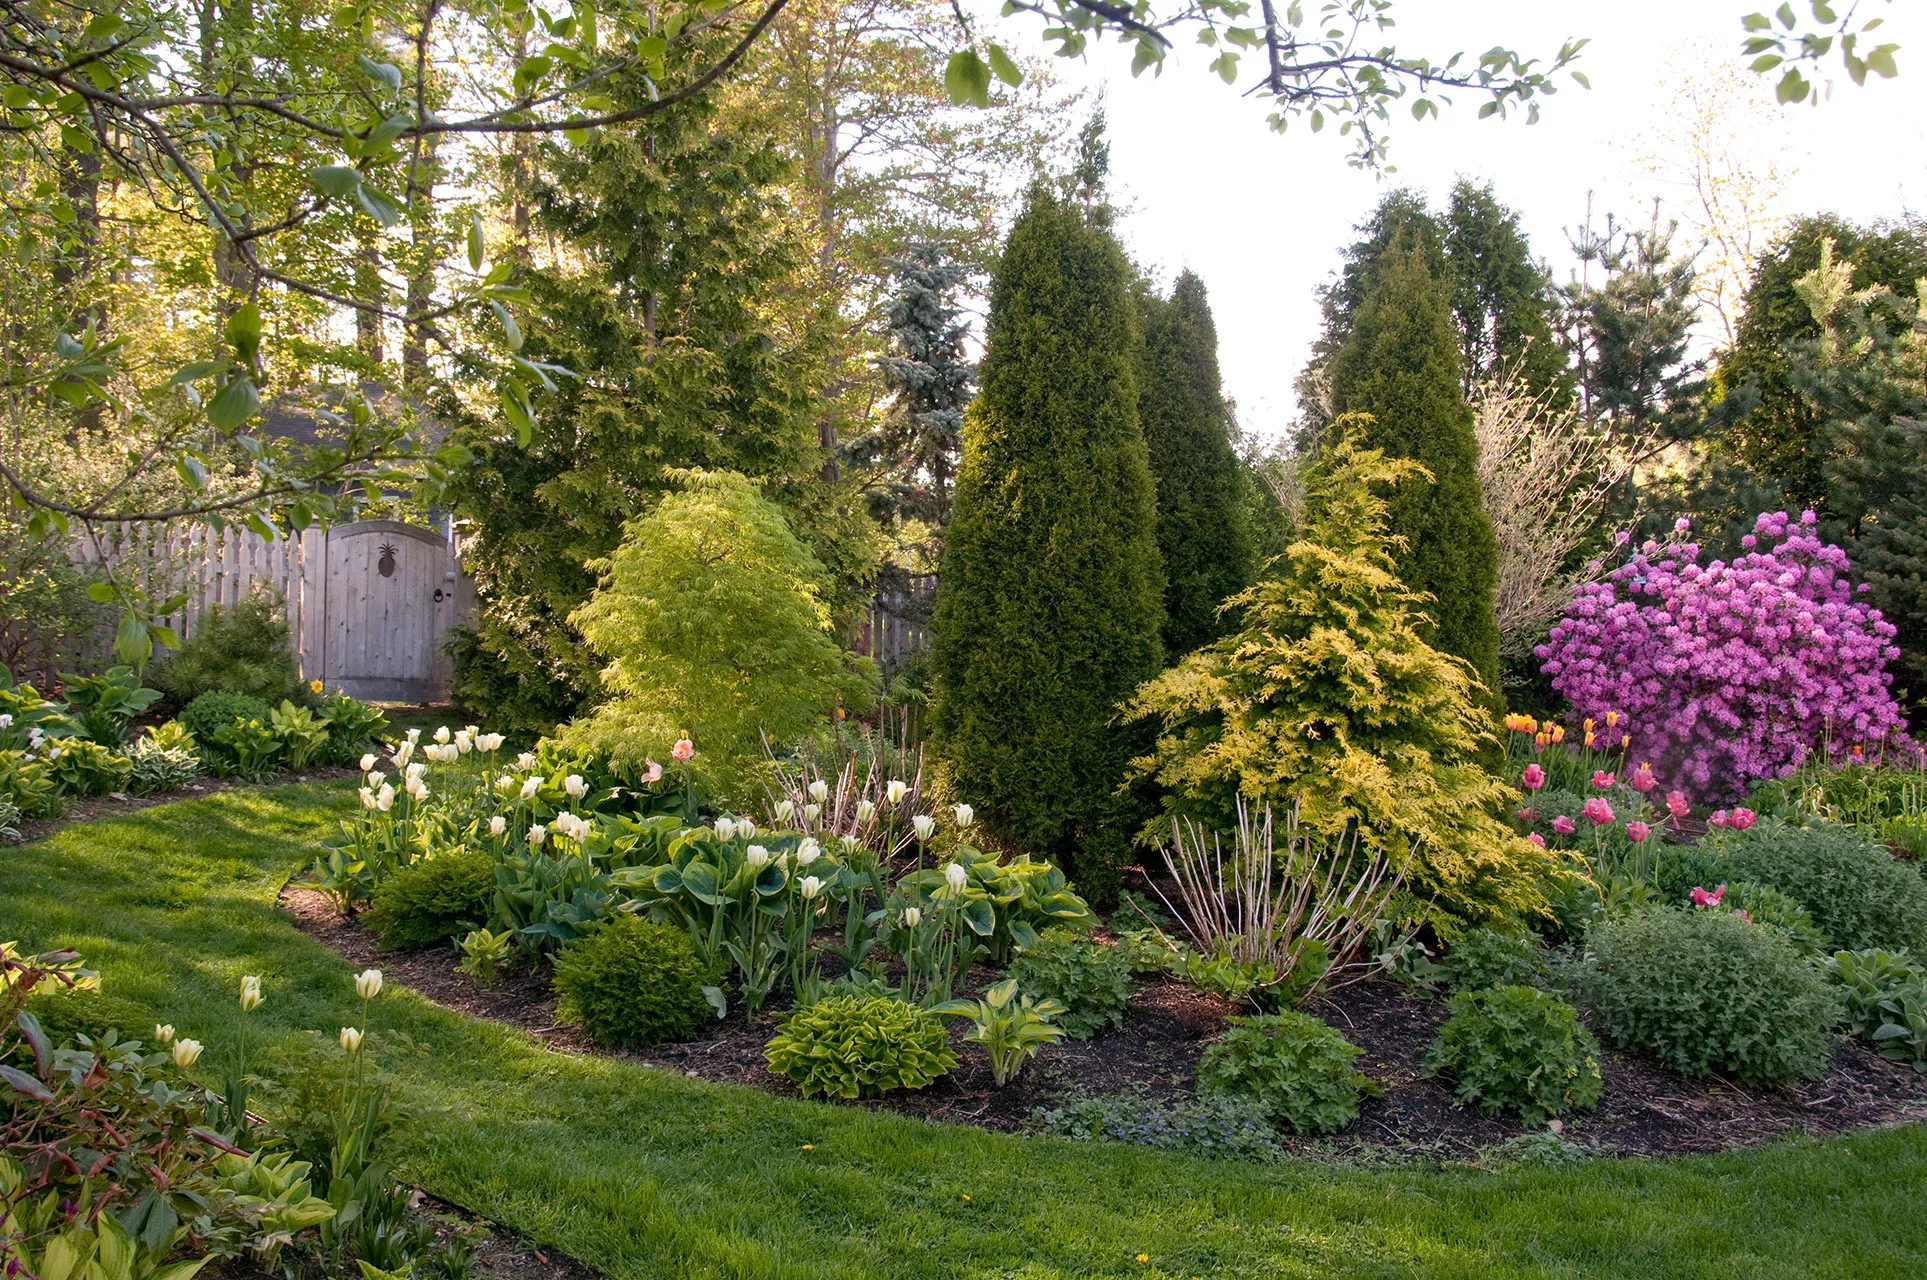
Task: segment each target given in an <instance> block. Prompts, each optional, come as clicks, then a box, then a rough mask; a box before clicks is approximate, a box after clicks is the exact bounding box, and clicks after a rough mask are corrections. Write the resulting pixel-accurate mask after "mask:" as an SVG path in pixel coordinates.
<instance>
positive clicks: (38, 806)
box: [0, 751, 60, 818]
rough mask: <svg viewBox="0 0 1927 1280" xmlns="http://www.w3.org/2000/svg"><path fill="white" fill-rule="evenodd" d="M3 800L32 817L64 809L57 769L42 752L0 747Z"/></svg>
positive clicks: (1, 794) (1, 795) (47, 816)
mask: <svg viewBox="0 0 1927 1280" xmlns="http://www.w3.org/2000/svg"><path fill="white" fill-rule="evenodd" d="M0 800H5V801H6V802H8V803H9V804H11V805H13V806H14V807H15V808H17V809H19V810H20V812H21V813H22V814H23V815H25V816H26V817H29V818H51V817H55V816H57V815H58V814H59V813H60V790H59V788H58V787H56V786H55V785H54V775H53V770H51V769H49V768H48V767H47V762H46V761H45V760H42V759H40V758H39V757H38V756H32V755H28V754H27V753H26V752H24V751H0Z"/></svg>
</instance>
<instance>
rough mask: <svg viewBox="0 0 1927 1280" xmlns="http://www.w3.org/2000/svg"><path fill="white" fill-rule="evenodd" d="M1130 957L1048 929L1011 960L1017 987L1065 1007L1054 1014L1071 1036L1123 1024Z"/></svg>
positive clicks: (1088, 1035)
mask: <svg viewBox="0 0 1927 1280" xmlns="http://www.w3.org/2000/svg"><path fill="white" fill-rule="evenodd" d="M1131 967H1132V966H1131V957H1130V956H1129V955H1128V954H1126V953H1124V952H1122V951H1120V950H1119V949H1118V948H1116V947H1107V946H1103V945H1101V944H1099V943H1095V942H1082V941H1079V940H1078V939H1076V938H1073V937H1071V936H1069V935H1068V934H1065V933H1062V932H1060V931H1058V930H1052V931H1051V932H1049V933H1046V934H1044V935H1043V936H1042V937H1040V938H1038V940H1037V941H1036V942H1035V943H1033V944H1032V945H1030V946H1028V947H1025V948H1024V949H1023V950H1022V951H1020V952H1019V953H1018V954H1017V958H1016V959H1015V960H1013V961H1011V962H1010V970H1009V973H1010V976H1011V977H1013V978H1015V979H1017V986H1018V989H1019V990H1021V991H1022V992H1023V993H1024V994H1025V995H1029V996H1035V997H1036V998H1037V999H1039V1000H1055V1001H1057V1003H1059V1004H1061V1005H1063V1006H1064V1008H1065V1009H1066V1010H1067V1012H1065V1013H1064V1014H1062V1015H1060V1016H1059V1017H1058V1018H1057V1025H1058V1026H1060V1027H1062V1028H1064V1031H1065V1032H1066V1034H1068V1035H1069V1036H1070V1037H1071V1039H1073V1040H1088V1039H1090V1038H1091V1037H1092V1036H1093V1035H1095V1034H1096V1033H1097V1032H1099V1031H1101V1030H1103V1029H1104V1028H1105V1027H1121V1026H1123V1025H1124V1014H1125V1012H1126V1011H1127V1010H1129V1009H1130V1007H1131Z"/></svg>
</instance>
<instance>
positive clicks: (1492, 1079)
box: [1425, 986, 1603, 1124]
mask: <svg viewBox="0 0 1927 1280" xmlns="http://www.w3.org/2000/svg"><path fill="white" fill-rule="evenodd" d="M1450 1010H1451V1016H1450V1017H1448V1018H1447V1019H1446V1021H1445V1025H1444V1026H1442V1027H1440V1028H1439V1036H1438V1039H1437V1040H1435V1041H1434V1042H1433V1044H1432V1050H1431V1052H1430V1053H1429V1054H1427V1055H1426V1059H1425V1070H1426V1073H1427V1074H1430V1075H1444V1076H1447V1077H1449V1078H1450V1079H1451V1081H1452V1096H1453V1097H1454V1098H1456V1099H1457V1100H1458V1101H1459V1102H1461V1103H1474V1104H1476V1105H1477V1106H1478V1108H1479V1109H1480V1110H1481V1111H1484V1112H1486V1113H1487V1114H1489V1115H1497V1114H1499V1113H1500V1112H1502V1111H1516V1112H1518V1113H1519V1115H1520V1116H1522V1117H1524V1118H1525V1119H1526V1120H1528V1121H1531V1122H1532V1123H1535V1124H1536V1123H1538V1122H1540V1121H1543V1120H1546V1119H1548V1118H1549V1117H1552V1116H1556V1115H1563V1114H1564V1113H1565V1112H1567V1111H1572V1110H1581V1111H1590V1110H1592V1109H1593V1108H1594V1107H1596V1106H1598V1105H1599V1094H1600V1090H1601V1088H1602V1087H1603V1081H1602V1080H1601V1079H1600V1075H1599V1045H1598V1043H1597V1042H1596V1041H1594V1040H1593V1038H1592V1033H1591V1032H1590V1031H1587V1030H1586V1028H1585V1027H1583V1026H1581V1025H1580V1023H1579V1012H1578V1010H1576V1009H1574V1008H1573V1007H1572V1006H1571V1005H1569V1004H1567V1003H1566V1002H1565V1001H1564V1000H1561V999H1559V997H1557V996H1552V995H1547V994H1546V993H1545V992H1543V991H1538V990H1535V989H1534V988H1532V987H1522V986H1510V987H1489V988H1487V989H1485V990H1483V991H1461V992H1459V993H1458V994H1456V995H1454V996H1453V997H1452V1003H1451V1005H1450Z"/></svg>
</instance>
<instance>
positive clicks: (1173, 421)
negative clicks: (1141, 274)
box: [1137, 271, 1252, 657]
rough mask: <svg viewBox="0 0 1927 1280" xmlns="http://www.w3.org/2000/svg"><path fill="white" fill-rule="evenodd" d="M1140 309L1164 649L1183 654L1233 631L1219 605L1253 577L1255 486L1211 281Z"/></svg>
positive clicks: (1184, 279)
mask: <svg viewBox="0 0 1927 1280" xmlns="http://www.w3.org/2000/svg"><path fill="white" fill-rule="evenodd" d="M1138 305H1139V314H1140V316H1141V317H1142V320H1143V327H1144V363H1143V365H1142V367H1141V369H1140V371H1139V375H1138V402H1137V407H1138V421H1139V423H1140V424H1141V426H1142V428H1143V431H1144V444H1145V447H1146V448H1147V449H1148V450H1149V454H1150V459H1151V474H1152V476H1153V477H1154V478H1155V479H1156V481H1157V490H1158V553H1159V556H1160V558H1161V559H1162V560H1163V563H1164V614H1165V618H1164V649H1165V652H1166V653H1167V654H1169V655H1171V656H1172V657H1177V656H1179V655H1182V654H1186V653H1189V652H1191V651H1192V650H1193V649H1195V648H1197V647H1198V646H1199V645H1202V644H1205V643H1208V642H1209V641H1212V640H1215V639H1217V638H1218V637H1219V636H1220V635H1222V634H1224V630H1225V622H1224V620H1222V619H1220V617H1219V616H1218V606H1219V605H1221V604H1223V603H1224V602H1225V601H1226V600H1228V599H1230V598H1231V597H1232V596H1234V595H1236V594H1237V593H1238V592H1240V591H1242V590H1244V588H1245V586H1246V584H1248V583H1249V582H1250V581H1251V573H1252V563H1251V561H1252V539H1251V528H1250V521H1249V516H1248V514H1247V510H1246V507H1247V504H1246V500H1245V499H1246V495H1245V492H1244V486H1245V484H1246V483H1247V481H1246V478H1245V476H1244V474H1243V467H1242V465H1241V464H1240V462H1239V459H1238V454H1237V450H1236V449H1235V448H1234V447H1233V446H1232V443H1231V410H1230V406H1229V405H1227V404H1226V403H1225V400H1224V385H1223V381H1222V379H1221V378H1220V375H1219V373H1218V330H1217V326H1216V325H1215V324H1214V323H1213V322H1212V319H1211V302H1210V299H1209V298H1207V297H1206V296H1205V290H1204V281H1202V280H1200V279H1198V277H1197V276H1195V275H1193V274H1192V273H1191V272H1189V271H1186V272H1183V273H1181V274H1180V275H1179V276H1178V279H1177V283H1176V285H1175V286H1173V288H1172V290H1171V296H1170V297H1169V298H1168V299H1166V298H1159V297H1158V296H1156V295H1155V294H1154V293H1152V292H1150V290H1148V289H1146V290H1144V291H1143V292H1142V293H1140V294H1139V297H1138Z"/></svg>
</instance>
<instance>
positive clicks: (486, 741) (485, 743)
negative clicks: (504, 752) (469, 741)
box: [475, 733, 502, 752]
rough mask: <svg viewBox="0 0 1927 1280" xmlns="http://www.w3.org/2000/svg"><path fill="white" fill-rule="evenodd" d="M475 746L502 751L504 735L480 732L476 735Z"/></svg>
mask: <svg viewBox="0 0 1927 1280" xmlns="http://www.w3.org/2000/svg"><path fill="white" fill-rule="evenodd" d="M475 746H476V748H477V749H478V750H481V751H490V752H493V751H500V750H501V749H502V735H501V734H499V733H478V734H476V735H475Z"/></svg>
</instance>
